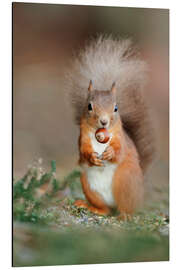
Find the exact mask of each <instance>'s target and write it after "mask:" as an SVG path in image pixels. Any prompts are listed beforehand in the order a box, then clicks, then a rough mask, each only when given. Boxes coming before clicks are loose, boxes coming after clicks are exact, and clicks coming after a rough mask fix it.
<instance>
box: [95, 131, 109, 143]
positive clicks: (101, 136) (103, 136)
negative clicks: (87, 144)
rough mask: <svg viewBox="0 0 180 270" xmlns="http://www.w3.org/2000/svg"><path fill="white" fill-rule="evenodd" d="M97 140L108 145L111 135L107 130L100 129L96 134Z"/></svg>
mask: <svg viewBox="0 0 180 270" xmlns="http://www.w3.org/2000/svg"><path fill="white" fill-rule="evenodd" d="M95 137H96V140H97V141H98V142H100V143H107V142H108V141H109V138H110V135H109V132H108V130H107V129H106V128H99V129H98V130H96V133H95Z"/></svg>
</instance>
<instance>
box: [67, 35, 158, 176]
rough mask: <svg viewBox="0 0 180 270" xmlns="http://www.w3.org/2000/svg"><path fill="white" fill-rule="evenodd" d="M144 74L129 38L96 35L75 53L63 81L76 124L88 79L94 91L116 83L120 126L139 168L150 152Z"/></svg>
mask: <svg viewBox="0 0 180 270" xmlns="http://www.w3.org/2000/svg"><path fill="white" fill-rule="evenodd" d="M146 74H147V65H146V63H145V62H144V61H142V60H140V59H139V55H138V52H137V51H136V49H135V48H134V47H133V46H132V42H131V40H129V39H127V40H121V39H113V38H112V37H109V36H108V37H106V36H102V35H100V36H99V37H98V38H96V39H93V40H90V42H89V43H88V44H87V46H86V47H85V49H84V50H81V51H80V52H79V54H78V55H76V56H75V58H74V59H73V61H72V67H71V68H70V70H69V73H68V76H67V80H66V83H67V84H66V85H67V87H68V89H67V90H69V92H70V96H71V100H72V105H73V107H74V111H75V119H76V123H77V124H79V123H80V118H81V116H82V113H83V110H84V107H83V105H84V104H85V100H86V98H87V88H88V85H89V81H90V80H92V81H93V87H94V88H95V89H98V90H109V89H110V87H111V86H112V83H113V82H116V88H117V101H118V106H119V112H120V116H121V119H122V122H123V126H124V129H125V130H126V132H127V133H128V135H129V136H130V137H131V139H132V140H133V141H134V143H135V145H136V147H137V150H138V153H139V157H140V164H141V167H142V169H143V171H145V170H146V168H147V167H148V165H149V164H150V163H151V161H152V159H153V154H154V140H153V132H152V127H151V123H150V119H149V114H148V110H147V107H146V104H145V100H144V97H143V93H142V89H143V88H144V86H145V83H146V78H147V76H146Z"/></svg>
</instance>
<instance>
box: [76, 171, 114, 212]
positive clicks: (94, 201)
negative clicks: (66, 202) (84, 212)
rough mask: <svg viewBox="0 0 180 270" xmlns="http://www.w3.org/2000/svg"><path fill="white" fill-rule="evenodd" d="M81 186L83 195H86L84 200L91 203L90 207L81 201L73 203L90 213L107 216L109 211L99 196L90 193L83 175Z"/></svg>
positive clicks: (95, 193) (92, 192) (93, 192)
mask: <svg viewBox="0 0 180 270" xmlns="http://www.w3.org/2000/svg"><path fill="white" fill-rule="evenodd" d="M81 184H82V188H83V191H84V194H85V195H86V198H87V199H88V201H89V202H90V203H91V206H89V205H88V204H87V203H86V202H84V201H83V200H77V201H76V202H75V205H76V206H78V207H83V208H87V209H88V210H90V211H91V212H93V213H95V214H99V215H107V214H109V212H110V209H109V208H108V207H107V206H106V204H105V203H104V201H103V199H102V198H101V196H100V195H99V194H98V193H97V192H95V191H92V190H91V189H90V187H89V184H88V182H87V180H86V175H85V173H84V174H82V176H81Z"/></svg>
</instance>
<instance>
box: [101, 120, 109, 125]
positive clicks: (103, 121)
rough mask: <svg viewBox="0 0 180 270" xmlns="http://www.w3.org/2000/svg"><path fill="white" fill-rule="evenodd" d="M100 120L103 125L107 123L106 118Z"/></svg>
mask: <svg viewBox="0 0 180 270" xmlns="http://www.w3.org/2000/svg"><path fill="white" fill-rule="evenodd" d="M100 122H101V124H102V125H103V126H105V125H107V123H108V121H107V119H101V120H100Z"/></svg>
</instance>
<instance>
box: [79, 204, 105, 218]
mask: <svg viewBox="0 0 180 270" xmlns="http://www.w3.org/2000/svg"><path fill="white" fill-rule="evenodd" d="M74 205H75V206H76V207H78V208H85V209H88V210H89V211H90V212H92V213H94V214H97V215H103V216H104V215H108V214H109V209H100V208H97V207H94V206H92V205H88V203H87V202H85V201H83V200H77V201H75V202H74Z"/></svg>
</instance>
